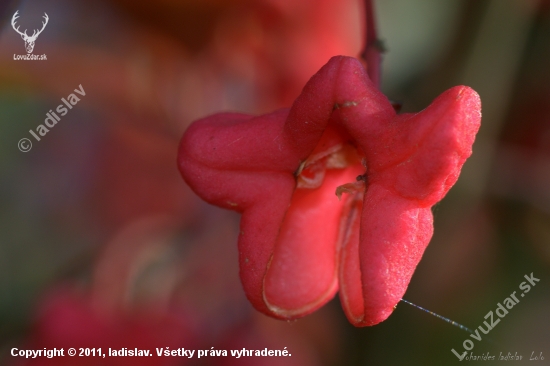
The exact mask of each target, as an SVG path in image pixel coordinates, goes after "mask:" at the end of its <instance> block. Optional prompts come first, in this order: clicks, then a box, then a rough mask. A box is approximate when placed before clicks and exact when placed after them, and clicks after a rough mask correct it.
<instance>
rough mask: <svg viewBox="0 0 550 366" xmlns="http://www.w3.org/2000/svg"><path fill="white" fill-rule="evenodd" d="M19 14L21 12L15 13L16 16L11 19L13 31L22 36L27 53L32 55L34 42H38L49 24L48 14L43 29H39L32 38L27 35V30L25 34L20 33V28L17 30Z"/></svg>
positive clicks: (45, 15)
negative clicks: (37, 39)
mask: <svg viewBox="0 0 550 366" xmlns="http://www.w3.org/2000/svg"><path fill="white" fill-rule="evenodd" d="M17 13H19V10H18V11H16V12H15V14H13V18H11V26H12V27H13V29H14V30H15V31H16V32H17V33H19V34H20V35H21V38H23V41H25V49H26V50H27V53H32V50H33V49H34V42H35V41H36V38H38V36H39V35H40V33H42V31H43V30H44V28H46V24H48V20H49V18H48V14H46V13H44V20H45V21H44V22H42V29H40V30H38V29H35V30H34V32H33V34H32V36H28V35H27V30H26V29H25V31H24V32H21V31H19V26H18V27H17V28H15V20H16V19H17V18H19V15H17Z"/></svg>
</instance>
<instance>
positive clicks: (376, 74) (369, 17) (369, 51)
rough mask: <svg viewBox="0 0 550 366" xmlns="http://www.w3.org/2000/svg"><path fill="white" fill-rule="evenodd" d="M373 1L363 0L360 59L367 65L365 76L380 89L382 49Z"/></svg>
mask: <svg viewBox="0 0 550 366" xmlns="http://www.w3.org/2000/svg"><path fill="white" fill-rule="evenodd" d="M373 2H374V0H365V21H366V23H367V26H366V28H365V31H366V36H365V48H364V49H363V51H362V52H361V58H362V59H363V60H364V61H365V63H366V64H367V74H368V75H369V78H370V79H371V81H372V82H373V83H374V85H376V87H377V88H378V89H380V74H381V67H380V66H381V62H382V55H381V53H382V47H381V46H380V41H379V40H378V35H377V32H376V23H375V21H374V19H375V14H374V6H373Z"/></svg>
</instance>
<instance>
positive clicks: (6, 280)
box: [0, 0, 550, 365]
mask: <svg viewBox="0 0 550 366" xmlns="http://www.w3.org/2000/svg"><path fill="white" fill-rule="evenodd" d="M375 6H376V20H377V23H378V30H379V37H380V38H381V40H382V41H383V44H384V48H385V49H386V53H385V54H384V57H383V76H382V89H383V91H384V93H385V94H386V95H387V96H388V97H389V98H390V99H391V100H394V101H398V102H401V103H402V104H403V109H402V111H403V112H417V111H419V110H421V109H423V108H425V107H426V106H427V105H428V104H429V103H430V102H431V101H432V100H433V99H434V98H435V97H436V96H437V95H439V94H440V93H441V92H443V91H444V90H446V89H448V88H450V87H452V86H454V85H458V84H464V85H468V86H471V87H473V88H474V89H475V90H476V91H477V92H478V93H479V94H480V96H481V100H482V105H483V119H482V127H481V130H480V133H479V135H478V137H477V140H476V143H475V145H474V154H473V156H472V157H471V158H470V159H469V160H468V161H467V163H466V165H465V166H464V169H463V172H462V175H461V177H460V179H459V181H458V183H457V185H456V186H455V187H454V188H453V189H452V190H451V192H450V193H449V194H448V196H447V197H446V198H445V199H444V200H443V201H442V202H441V203H439V204H438V205H436V206H435V207H434V213H435V234H434V237H433V239H432V242H431V244H430V246H429V247H428V249H427V251H426V253H425V255H424V258H423V260H422V261H421V263H420V265H419V266H418V268H417V270H416V273H415V275H414V276H413V278H412V281H411V284H410V286H409V289H408V291H407V293H406V295H405V298H406V299H407V300H409V301H412V302H414V303H416V304H418V305H420V306H423V307H425V308H428V309H430V310H432V311H434V312H437V313H439V314H441V315H444V316H447V317H449V318H451V319H453V320H455V321H457V322H459V323H462V324H464V325H466V326H468V327H470V328H472V329H475V328H477V327H478V326H479V325H482V324H483V321H484V320H485V319H484V316H485V315H486V314H487V313H488V312H489V311H491V310H493V311H494V309H495V308H496V306H497V303H498V302H502V300H504V299H505V298H506V297H508V296H509V295H510V294H511V293H512V292H513V291H518V286H519V284H520V283H521V282H523V281H524V278H523V276H524V275H526V274H530V273H532V272H533V273H534V276H535V277H537V278H539V279H540V282H539V283H538V284H537V285H536V287H534V288H533V289H532V290H531V292H529V293H528V294H526V296H525V297H524V298H521V301H520V303H519V304H517V305H516V306H515V307H514V308H513V309H511V310H510V312H509V314H508V315H507V316H506V317H505V318H504V319H502V321H501V322H500V323H499V324H498V325H497V326H496V327H495V328H494V329H493V330H492V331H491V333H490V335H489V336H490V338H491V339H492V341H493V342H477V341H475V342H474V344H475V348H474V349H473V350H472V351H473V352H474V354H475V355H481V354H483V353H486V352H490V353H491V354H492V355H494V354H496V355H497V356H498V354H499V353H500V352H502V353H503V354H506V353H507V352H511V353H512V354H513V353H514V352H518V354H522V355H523V357H524V359H525V358H527V359H528V358H529V357H530V355H531V354H532V352H534V354H535V355H538V354H539V353H540V352H543V356H544V357H545V361H548V360H550V315H549V314H550V313H549V312H548V307H549V305H550V291H549V290H550V271H549V268H550V68H549V65H550V3H549V2H548V1H545V0H540V1H535V0H447V1H445V2H442V1H438V0H384V1H378V2H376V3H375ZM16 10H19V15H20V18H19V19H17V24H18V25H20V26H21V30H23V29H25V28H27V29H29V31H28V34H31V30H32V29H36V28H39V27H40V25H41V22H42V21H43V18H42V17H43V15H44V12H45V13H47V14H48V16H49V23H48V25H47V27H46V28H45V29H44V31H43V33H41V34H40V35H39V37H38V38H37V40H36V45H35V48H34V54H36V55H42V54H46V55H47V61H23V60H14V59H13V56H12V55H14V54H16V55H22V54H26V52H25V48H24V42H23V40H22V39H21V37H20V36H19V35H18V34H17V33H16V32H15V31H14V30H13V29H12V27H11V24H10V22H11V18H12V16H13V14H14V13H15V11H16ZM0 22H1V23H0V26H1V33H0V174H1V176H0V177H1V178H0V202H1V203H0V362H2V364H5V363H6V364H10V365H11V364H18V365H27V364H28V365H64V364H67V365H84V364H85V365H97V364H98V363H97V361H96V360H93V359H86V358H81V359H69V358H68V357H65V358H57V359H52V360H46V359H37V360H32V361H29V362H28V363H27V362H23V361H24V360H21V359H15V358H12V357H9V356H8V354H9V350H10V349H11V348H12V347H18V348H22V349H23V348H35V349H38V348H44V347H50V348H53V347H58V348H59V347H65V348H68V347H104V348H108V347H111V348H117V347H118V348H122V347H142V348H144V347H148V348H151V349H153V348H154V347H171V348H178V347H185V348H190V349H210V348H211V347H214V348H215V349H242V348H243V347H246V348H254V349H263V348H265V347H267V348H270V349H283V347H287V349H288V350H289V352H290V353H291V354H292V357H289V358H271V359H256V358H249V359H245V360H235V359H232V358H210V359H201V360H196V359H195V360H186V359H182V358H162V359H160V358H159V359H157V358H155V364H163V365H164V364H166V365H184V364H185V365H187V364H202V365H232V364H251V365H258V364H265V365H344V364H345V365H367V364H368V365H397V364H400V365H404V364H407V365H446V364H454V363H455V362H458V359H457V358H456V357H455V356H454V355H453V354H452V353H451V348H454V349H455V350H457V351H459V352H462V351H463V346H462V342H463V341H464V340H465V339H467V338H469V337H468V333H466V332H464V331H463V330H461V329H459V328H457V327H453V326H451V325H449V324H447V323H445V322H442V321H441V320H439V319H437V318H435V317H433V316H431V315H428V314H426V313H423V312H421V311H419V310H418V309H415V308H413V307H410V306H409V305H406V304H399V305H398V307H397V308H396V310H395V312H394V313H393V314H392V316H390V318H389V319H388V320H386V321H385V322H383V323H382V324H380V325H376V326H374V327H368V328H360V329H359V328H354V327H353V326H351V325H350V324H349V323H348V322H347V320H346V318H345V316H344V313H343V311H342V309H341V308H340V304H339V303H338V299H337V298H335V299H334V300H333V301H331V302H330V303H329V304H328V305H327V306H325V307H323V308H322V309H321V310H319V311H317V312H316V313H314V314H312V315H310V316H307V317H305V318H303V319H300V320H297V321H293V322H283V321H277V320H274V319H271V318H268V317H266V316H264V315H262V314H260V313H258V312H256V311H255V310H254V309H253V308H252V307H251V305H250V304H249V303H248V302H247V300H246V298H245V295H244V292H243V290H242V288H241V285H240V282H239V278H238V264H237V247H236V243H237V234H238V224H239V216H238V215H237V214H235V213H233V212H228V211H224V210H222V209H218V208H216V207H213V206H209V205H207V204H205V203H203V202H202V201H201V200H200V199H198V198H197V197H196V196H195V195H194V194H193V193H192V192H191V191H190V189H189V188H188V187H187V186H186V185H185V183H184V182H183V180H182V179H181V178H180V176H179V173H178V171H177V168H176V154H177V145H178V141H179V139H180V138H181V136H182V133H183V131H184V130H185V129H186V128H187V126H188V125H189V124H190V123H191V122H192V121H193V120H194V119H196V118H198V117H201V116H204V115H206V114H210V113H214V112H217V111H221V110H235V111H242V112H248V113H266V112H269V111H271V110H273V109H275V108H280V107H284V106H289V105H290V103H292V101H293V100H294V98H295V97H296V96H297V95H298V94H299V93H300V90H301V88H302V86H303V85H304V83H305V82H306V81H307V80H308V79H309V77H310V76H311V75H313V74H314V73H315V72H316V71H317V70H318V69H319V68H320V67H321V66H322V65H323V64H325V63H326V62H327V61H328V59H329V58H330V57H331V56H333V55H338V54H344V55H351V56H357V55H358V54H359V52H360V50H361V48H362V42H363V33H364V17H363V5H362V2H361V1H360V0H294V1H289V0H230V1H228V0H225V1H224V0H179V1H177V0H162V1H157V2H154V3H153V2H148V1H141V0H139V1H129V0H111V1H108V0H103V1H88V0H82V1H78V2H76V1H68V0H44V1H40V2H39V1H15V0H4V1H2V2H1V3H0ZM79 85H82V88H83V89H84V90H85V93H86V95H85V96H83V97H80V99H81V100H80V101H79V102H78V105H76V106H75V107H74V108H73V109H71V110H69V111H68V113H67V115H65V116H62V117H61V119H60V121H59V122H58V123H57V124H56V125H55V126H54V127H53V128H51V129H50V130H49V132H48V133H47V134H46V135H45V136H43V137H42V138H41V140H40V141H36V140H35V139H34V138H33V137H32V136H31V135H30V133H29V132H28V131H29V130H31V129H32V130H33V131H35V130H36V128H37V126H38V125H39V124H41V123H43V121H44V119H45V118H46V113H47V112H48V111H49V110H50V109H54V108H56V107H57V106H58V105H59V104H60V103H62V102H61V98H66V97H67V96H68V95H69V94H71V93H74V91H73V90H74V89H76V88H78V87H79ZM22 138H29V139H30V140H31V141H32V144H33V145H32V149H31V150H30V151H28V152H22V151H20V150H19V149H18V146H17V145H18V141H19V140H20V139H22ZM104 361H105V362H107V363H105V364H109V365H125V364H132V365H137V364H139V363H138V362H145V361H144V360H138V361H136V360H133V359H131V358H120V359H106V360H104ZM146 361H148V360H146ZM159 361H160V362H162V363H159ZM197 361H198V362H197ZM48 362H49V363H48ZM541 363H542V362H541ZM143 364H147V363H143Z"/></svg>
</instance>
